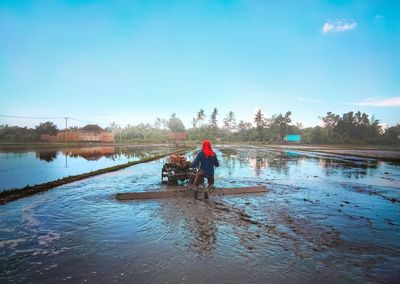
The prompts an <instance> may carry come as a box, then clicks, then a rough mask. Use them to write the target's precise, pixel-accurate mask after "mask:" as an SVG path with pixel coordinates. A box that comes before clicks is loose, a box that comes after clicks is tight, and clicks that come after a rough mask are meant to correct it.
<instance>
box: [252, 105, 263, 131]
mask: <svg viewBox="0 0 400 284" xmlns="http://www.w3.org/2000/svg"><path fill="white" fill-rule="evenodd" d="M254 123H255V124H256V126H257V128H259V129H260V128H263V127H264V125H265V118H264V114H263V113H262V111H261V109H258V110H257V111H256V114H255V115H254Z"/></svg>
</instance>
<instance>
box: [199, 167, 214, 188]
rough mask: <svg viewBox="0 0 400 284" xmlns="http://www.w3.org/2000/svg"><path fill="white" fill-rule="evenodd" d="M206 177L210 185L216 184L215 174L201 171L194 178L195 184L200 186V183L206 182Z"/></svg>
mask: <svg viewBox="0 0 400 284" xmlns="http://www.w3.org/2000/svg"><path fill="white" fill-rule="evenodd" d="M204 178H207V185H208V186H212V185H214V175H212V174H208V173H205V172H203V171H199V172H198V173H197V174H196V177H195V178H194V186H195V187H198V186H199V185H200V184H202V183H203V182H204Z"/></svg>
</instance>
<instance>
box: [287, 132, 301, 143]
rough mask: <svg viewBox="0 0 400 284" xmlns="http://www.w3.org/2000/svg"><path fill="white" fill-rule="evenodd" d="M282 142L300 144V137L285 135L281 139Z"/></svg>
mask: <svg viewBox="0 0 400 284" xmlns="http://www.w3.org/2000/svg"><path fill="white" fill-rule="evenodd" d="M283 140H284V141H285V142H286V143H300V142H301V135H298V134H288V135H285V137H284V138H283Z"/></svg>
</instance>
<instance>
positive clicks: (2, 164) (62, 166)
mask: <svg viewBox="0 0 400 284" xmlns="http://www.w3.org/2000/svg"><path fill="white" fill-rule="evenodd" d="M170 151H172V149H171V148H168V147H141V146H128V147H123V146H121V147H114V146H97V147H70V148H59V149H40V150H36V151H32V150H28V151H25V152H21V151H20V152H5V153H4V152H0V191H3V190H6V189H12V188H22V187H25V186H27V185H34V184H39V183H44V182H49V181H53V180H57V179H60V178H63V177H66V176H71V175H77V174H82V173H87V172H90V171H94V170H98V169H102V168H106V167H110V166H115V165H118V164H124V163H127V162H132V161H137V160H141V159H144V158H148V157H150V156H154V155H159V154H165V153H168V152H170Z"/></svg>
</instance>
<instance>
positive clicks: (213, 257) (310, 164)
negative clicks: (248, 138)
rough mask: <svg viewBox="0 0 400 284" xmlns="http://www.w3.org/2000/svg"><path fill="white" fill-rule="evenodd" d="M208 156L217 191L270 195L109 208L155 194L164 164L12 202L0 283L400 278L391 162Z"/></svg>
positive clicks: (3, 215) (292, 155) (246, 153)
mask: <svg viewBox="0 0 400 284" xmlns="http://www.w3.org/2000/svg"><path fill="white" fill-rule="evenodd" d="M217 154H218V157H219V159H220V162H221V167H220V168H218V170H217V171H216V185H217V186H221V187H222V186H224V187H225V186H249V185H259V184H261V185H266V186H267V187H268V189H269V190H270V191H269V192H268V193H266V194H258V195H240V196H231V197H228V196H225V197H218V198H217V197H212V198H211V199H210V200H209V201H208V202H207V201H204V200H193V199H191V198H179V199H168V200H153V201H127V202H118V201H116V200H115V194H116V193H118V192H131V191H147V190H152V189H155V188H158V187H159V182H160V171H161V167H162V165H163V163H164V162H165V160H164V159H161V160H158V161H154V162H150V163H146V164H140V165H136V166H132V167H130V168H127V169H124V170H121V171H118V172H113V173H109V174H104V175H101V176H97V177H94V178H90V179H87V180H83V181H79V182H75V183H72V184H68V185H64V186H61V187H58V188H56V189H53V190H51V191H49V192H46V193H43V194H38V195H35V196H32V197H28V198H24V199H20V200H18V201H15V202H11V203H9V204H6V205H4V206H1V207H0V222H1V228H0V236H1V241H0V248H1V250H2V252H3V253H2V254H0V263H1V264H0V267H1V268H2V269H1V270H0V281H1V282H35V283H43V282H47V283H57V282H59V281H61V280H65V281H69V282H71V283H72V282H73V283H77V282H82V283H84V282H94V283H112V282H127V283H178V282H187V283H322V282H323V283H354V282H356V283H365V282H388V283H393V282H395V281H396V280H398V279H400V273H399V270H398V267H399V263H400V233H399V225H400V206H399V201H400V194H399V188H400V167H399V165H395V164H389V163H385V162H379V161H375V160H371V159H360V158H351V157H348V158H344V157H341V156H331V155H319V154H311V153H307V152H299V151H296V152H293V151H292V152H288V151H286V152H285V151H283V152H279V151H272V150H269V149H267V148H256V147H224V148H219V150H218V151H217ZM188 156H189V157H190V158H193V153H189V154H188Z"/></svg>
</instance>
